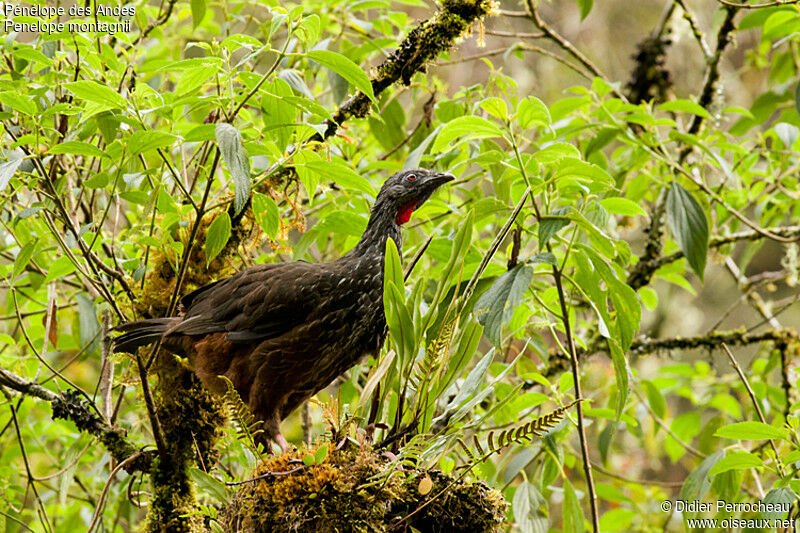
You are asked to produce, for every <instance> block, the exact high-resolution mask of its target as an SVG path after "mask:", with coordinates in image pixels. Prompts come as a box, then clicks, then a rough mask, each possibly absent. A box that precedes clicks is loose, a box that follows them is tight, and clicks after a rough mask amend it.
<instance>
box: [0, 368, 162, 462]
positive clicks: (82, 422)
mask: <svg viewBox="0 0 800 533" xmlns="http://www.w3.org/2000/svg"><path fill="white" fill-rule="evenodd" d="M0 386H4V387H8V388H9V389H13V390H15V391H17V392H19V393H22V394H24V395H26V396H32V397H34V398H39V399H40V400H45V401H47V402H50V406H51V407H52V410H53V419H56V418H63V419H64V420H71V421H72V422H74V423H75V425H76V426H77V427H78V429H79V430H81V431H84V432H86V433H89V434H91V435H93V436H95V437H97V438H98V439H99V440H100V442H101V443H103V445H104V446H105V447H106V449H107V450H108V452H109V453H110V454H111V456H112V457H113V458H114V459H115V460H116V461H119V462H124V461H127V460H129V459H131V457H133V456H134V454H139V456H137V458H136V460H131V461H129V462H128V463H126V466H125V471H126V472H128V473H132V472H135V471H143V472H146V471H148V470H149V469H150V464H151V462H152V460H153V454H152V453H142V452H140V451H139V450H138V449H137V448H136V447H135V446H134V445H133V444H131V443H130V442H129V441H128V440H127V439H126V438H125V433H124V431H123V430H122V429H120V428H117V427H113V426H111V425H109V424H107V423H106V422H104V421H103V420H102V419H101V418H100V417H99V416H97V414H96V413H94V412H93V411H92V409H90V408H89V405H88V402H87V401H86V400H85V399H83V398H82V397H81V395H80V394H79V393H78V392H77V391H74V390H67V391H64V392H62V393H61V394H60V395H58V394H56V393H54V392H52V391H50V390H48V389H46V388H44V387H42V386H41V385H38V384H36V383H33V382H30V381H26V380H24V379H23V378H21V377H20V376H18V375H16V374H13V373H11V372H9V371H7V370H5V369H2V368H0Z"/></svg>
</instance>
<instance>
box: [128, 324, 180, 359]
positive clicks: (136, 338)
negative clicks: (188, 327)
mask: <svg viewBox="0 0 800 533" xmlns="http://www.w3.org/2000/svg"><path fill="white" fill-rule="evenodd" d="M176 320H180V319H176V318H150V319H147V320H135V321H133V322H126V323H124V324H120V325H119V326H117V327H115V328H114V329H115V330H117V331H124V332H125V333H124V334H122V335H120V336H119V337H115V338H114V341H113V350H114V353H120V352H125V353H134V352H135V351H136V349H137V348H139V347H140V346H145V345H147V344H151V343H153V342H156V341H157V340H158V339H160V338H161V337H162V336H164V334H165V333H166V332H167V330H169V328H170V327H171V326H173V325H174V324H175V321H176Z"/></svg>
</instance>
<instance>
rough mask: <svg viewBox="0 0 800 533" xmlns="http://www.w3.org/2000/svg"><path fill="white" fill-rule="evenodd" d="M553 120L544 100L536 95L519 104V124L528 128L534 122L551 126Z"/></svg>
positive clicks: (523, 127)
mask: <svg viewBox="0 0 800 533" xmlns="http://www.w3.org/2000/svg"><path fill="white" fill-rule="evenodd" d="M551 122H552V119H551V118H550V111H549V110H548V109H547V106H546V105H544V102H542V101H541V100H539V99H538V98H536V97H535V96H529V97H527V98H526V99H524V100H522V101H521V102H520V103H519V105H518V106H517V124H519V125H520V127H521V128H522V129H525V130H527V129H528V128H530V127H531V126H533V125H534V124H540V125H542V126H549V125H550V123H551Z"/></svg>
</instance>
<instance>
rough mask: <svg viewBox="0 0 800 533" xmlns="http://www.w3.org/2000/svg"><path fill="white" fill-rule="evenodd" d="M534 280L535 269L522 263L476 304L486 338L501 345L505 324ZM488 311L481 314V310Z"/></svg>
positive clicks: (506, 274) (503, 276)
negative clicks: (501, 334)
mask: <svg viewBox="0 0 800 533" xmlns="http://www.w3.org/2000/svg"><path fill="white" fill-rule="evenodd" d="M531 279H533V268H531V267H529V266H526V265H524V264H522V263H520V264H518V265H516V266H515V267H514V268H512V269H511V270H509V271H508V272H506V273H504V274H503V275H502V276H500V277H499V278H497V280H496V281H495V282H494V284H493V285H492V286H491V287H490V288H489V290H488V291H486V292H485V293H483V294H482V295H481V297H480V298H478V302H477V303H476V304H475V310H476V312H477V313H478V321H479V322H480V323H481V324H483V327H484V332H485V333H486V337H487V338H488V339H489V340H490V341H491V342H492V343H493V344H494V345H496V346H499V345H500V340H501V336H500V333H501V331H502V328H503V323H505V322H507V321H508V320H509V319H511V316H512V315H513V314H514V310H515V309H516V308H517V306H518V305H519V302H520V301H521V300H522V297H523V296H524V294H525V291H526V290H528V286H530V284H531ZM482 309H485V310H486V311H485V312H483V313H481V310H482Z"/></svg>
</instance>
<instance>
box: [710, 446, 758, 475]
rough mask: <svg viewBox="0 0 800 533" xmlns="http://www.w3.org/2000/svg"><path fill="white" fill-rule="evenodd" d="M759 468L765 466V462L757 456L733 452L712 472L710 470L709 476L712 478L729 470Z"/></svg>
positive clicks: (720, 461)
mask: <svg viewBox="0 0 800 533" xmlns="http://www.w3.org/2000/svg"><path fill="white" fill-rule="evenodd" d="M758 466H764V461H762V460H761V459H760V458H759V457H758V456H757V455H753V454H752V453H750V452H745V451H741V452H733V453H730V454H728V455H726V456H725V457H723V458H722V459H720V460H719V461H717V463H716V464H715V465H714V466H713V467H712V468H711V470H709V472H708V475H709V477H711V476H715V475H717V474H721V473H722V472H727V471H729V470H744V469H747V468H754V467H758Z"/></svg>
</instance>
